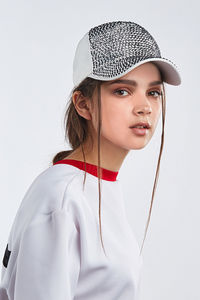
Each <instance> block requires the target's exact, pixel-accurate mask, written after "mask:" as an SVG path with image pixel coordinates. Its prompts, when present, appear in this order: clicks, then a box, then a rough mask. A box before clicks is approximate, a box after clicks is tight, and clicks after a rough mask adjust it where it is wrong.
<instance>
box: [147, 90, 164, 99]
mask: <svg viewBox="0 0 200 300" xmlns="http://www.w3.org/2000/svg"><path fill="white" fill-rule="evenodd" d="M155 92H156V93H157V94H158V96H156V97H154V98H157V97H159V96H161V95H162V92H160V91H151V92H149V93H155Z"/></svg>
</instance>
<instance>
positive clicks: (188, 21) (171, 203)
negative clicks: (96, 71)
mask: <svg viewBox="0 0 200 300" xmlns="http://www.w3.org/2000/svg"><path fill="white" fill-rule="evenodd" d="M199 9H200V7H199V3H198V1H188V2H183V1H171V0H169V1H160V0H158V1H155V0H154V1H146V2H145V1H133V0H130V1H128V0H123V1H120V0H115V1H111V0H110V1H108V0H101V1H89V0H85V1H76V0H75V1H70V2H69V1H67V0H66V1H61V0H56V1H50V0H48V1H47V0H45V1H44V0H40V1H38V0H34V1H33V0H32V1H27V0H26V1H4V2H3V1H1V3H0V28H1V33H0V43H1V45H0V82H1V88H0V104H1V106H0V139H1V147H0V163H1V168H0V184H1V185H0V188H1V197H0V257H1V258H3V254H4V250H5V247H6V244H7V238H8V234H9V231H10V228H11V225H12V222H13V219H14V216H15V214H16V211H17V208H18V206H19V204H20V202H21V199H22V197H23V196H24V194H25V192H26V191H27V189H28V187H29V186H30V184H31V183H32V181H33V180H34V178H35V177H36V176H37V175H38V174H39V173H40V172H42V171H43V170H44V169H45V168H47V167H48V166H50V164H51V159H52V158H53V156H54V155H55V154H56V153H57V152H59V151H61V150H66V149H70V147H69V145H68V144H67V143H66V142H65V141H64V125H63V117H64V112H65V110H64V109H65V105H66V102H67V101H68V95H69V93H70V91H71V89H72V87H73V83H72V62H73V57H74V52H75V48H76V46H77V43H78V41H79V40H80V39H81V37H82V36H83V35H84V34H85V33H86V32H87V31H88V30H89V29H90V28H91V27H93V26H96V25H99V24H101V23H104V22H108V21H116V20H127V21H133V22H136V23H138V24H140V25H142V26H143V27H145V28H146V29H147V30H148V31H149V32H150V33H151V34H152V35H153V37H154V38H155V39H156V41H157V43H158V45H159V47H160V49H161V54H162V56H163V57H166V58H168V59H170V60H172V61H173V62H174V63H175V64H176V65H177V66H178V67H179V70H180V73H181V77H182V84H181V85H180V86H170V85H168V84H166V94H167V99H166V100H167V112H166V125H165V145H164V150H163V156H162V159H161V167H160V175H159V180H158V186H157V190H156V195H155V199H154V205H153V210H152V215H151V220H150V225H149V229H148V232H147V238H146V241H145V244H144V248H143V257H144V269H143V274H142V282H141V295H140V298H141V300H161V299H162V300H169V299H170V300H178V299H181V300H188V299H190V300H198V299H200V290H199V286H198V285H199V278H200V259H199V253H200V241H199V228H200V204H199V203H200V197H199V151H200V147H199V137H200V135H199V114H200V104H199V103H200V98H199V67H200V63H199V60H200V56H199V53H200V32H199V31H200V21H199ZM160 135H161V119H160V123H159V124H158V127H157V130H156V132H155V135H154V136H153V138H152V140H151V141H150V143H149V144H148V145H147V146H146V147H145V148H144V149H142V150H140V151H138V150H132V151H131V152H130V153H129V154H128V156H127V157H126V159H125V160H124V163H123V165H122V167H121V169H120V171H119V175H118V176H119V179H121V182H122V185H123V190H124V198H125V204H126V207H127V214H128V218H129V221H130V223H131V225H132V228H133V230H134V231H135V234H136V236H137V239H138V242H139V244H140V245H141V242H142V238H143V234H144V229H145V224H146V221H147V217H148V212H149V207H150V201H151V193H152V188H153V182H154V176H155V171H156V164H157V160H158V154H159V147H160Z"/></svg>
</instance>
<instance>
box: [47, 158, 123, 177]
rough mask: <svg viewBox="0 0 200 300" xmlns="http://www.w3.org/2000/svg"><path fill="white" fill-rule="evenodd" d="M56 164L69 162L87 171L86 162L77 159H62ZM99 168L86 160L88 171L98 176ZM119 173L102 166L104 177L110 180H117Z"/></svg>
mask: <svg viewBox="0 0 200 300" xmlns="http://www.w3.org/2000/svg"><path fill="white" fill-rule="evenodd" d="M56 164H69V165H72V166H75V167H77V168H79V169H81V170H83V171H85V164H84V162H83V161H79V160H76V159H61V160H59V161H57V162H56V163H54V164H53V165H56ZM97 168H98V167H97V166H96V165H93V164H90V163H87V162H86V172H88V173H90V174H92V175H94V176H96V177H98V176H97ZM118 173H119V172H118V171H111V170H108V169H104V168H102V179H104V180H108V181H116V178H117V175H118Z"/></svg>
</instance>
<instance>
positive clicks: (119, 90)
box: [114, 89, 128, 96]
mask: <svg viewBox="0 0 200 300" xmlns="http://www.w3.org/2000/svg"><path fill="white" fill-rule="evenodd" d="M121 91H123V92H127V91H126V90H124V89H118V90H115V91H114V94H117V93H118V92H121ZM127 93H128V92H127ZM118 95H123V94H121V93H119V94H118ZM125 96H126V95H125Z"/></svg>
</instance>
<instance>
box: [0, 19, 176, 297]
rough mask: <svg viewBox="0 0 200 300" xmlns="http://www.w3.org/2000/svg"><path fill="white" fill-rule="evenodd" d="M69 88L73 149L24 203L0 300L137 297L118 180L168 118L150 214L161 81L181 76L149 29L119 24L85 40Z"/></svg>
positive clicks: (132, 242) (137, 256)
mask: <svg viewBox="0 0 200 300" xmlns="http://www.w3.org/2000/svg"><path fill="white" fill-rule="evenodd" d="M73 81H74V88H73V90H72V93H71V98H70V103H69V107H68V109H67V111H66V115H65V121H66V138H68V140H69V143H70V145H71V147H72V150H70V151H62V152H60V153H58V154H57V155H55V157H54V158H53V164H52V165H51V166H50V167H49V168H47V169H46V170H44V171H43V172H42V173H41V174H39V175H38V176H37V177H36V179H35V180H34V181H33V183H32V184H31V186H30V188H29V189H28V191H27V193H26V194H25V196H24V198H23V200H22V202H21V205H20V207H19V209H18V212H17V215H16V217H15V220H14V222H13V225H12V228H11V232H10V235H9V238H8V243H7V247H6V250H5V255H4V257H3V265H2V276H1V286H0V300H8V299H9V300H13V299H14V300H36V299H37V300H47V299H48V300H71V299H76V300H94V299H95V300H99V299H101V300H102V299H104V300H116V299H117V300H136V299H138V295H139V290H140V289H139V287H140V278H141V277H140V274H141V268H142V262H143V260H142V256H141V250H142V248H141V250H140V249H139V246H138V243H137V241H136V238H135V235H134V233H133V231H132V229H131V227H130V224H129V222H128V221H127V215H126V211H125V207H124V202H123V195H122V189H121V185H120V181H119V180H118V179H117V175H118V172H119V170H120V167H121V165H122V163H123V161H124V159H125V157H126V155H127V154H128V153H129V151H130V150H132V149H142V148H144V147H145V146H146V145H147V144H148V143H149V141H150V140H151V138H152V136H153V134H154V132H155V129H156V126H157V123H158V120H159V118H160V114H161V111H162V125H163V128H162V138H161V147H160V155H159V160H158V165H157V172H156V178H155V182H154V188H153V193H152V199H151V207H152V201H153V197H154V193H155V186H156V182H157V177H158V172H159V165H160V158H161V153H162V148H163V143H164V120H165V88H164V82H166V83H168V84H171V85H179V84H180V83H181V79H180V75H179V72H178V70H177V67H176V65H175V64H174V63H172V62H171V61H170V60H168V59H166V58H162V57H161V53H160V49H159V47H158V45H157V43H156V41H155V40H154V38H153V37H152V36H151V35H150V33H149V32H148V31H147V30H146V29H144V28H143V27H142V26H140V25H138V24H136V23H134V22H126V21H113V22H108V23H104V24H101V25H98V26H96V27H93V28H91V29H90V30H89V32H87V33H86V34H85V35H84V36H83V38H82V39H81V40H80V42H79V43H78V45H77V49H76V53H75V57H74V63H73ZM150 212H151V209H150ZM149 216H150V213H149ZM148 222H149V218H148ZM148 222H147V224H148ZM146 230H147V227H146ZM145 234H146V231H145ZM143 243H144V240H143ZM142 246H143V245H142ZM102 250H103V251H102Z"/></svg>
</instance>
